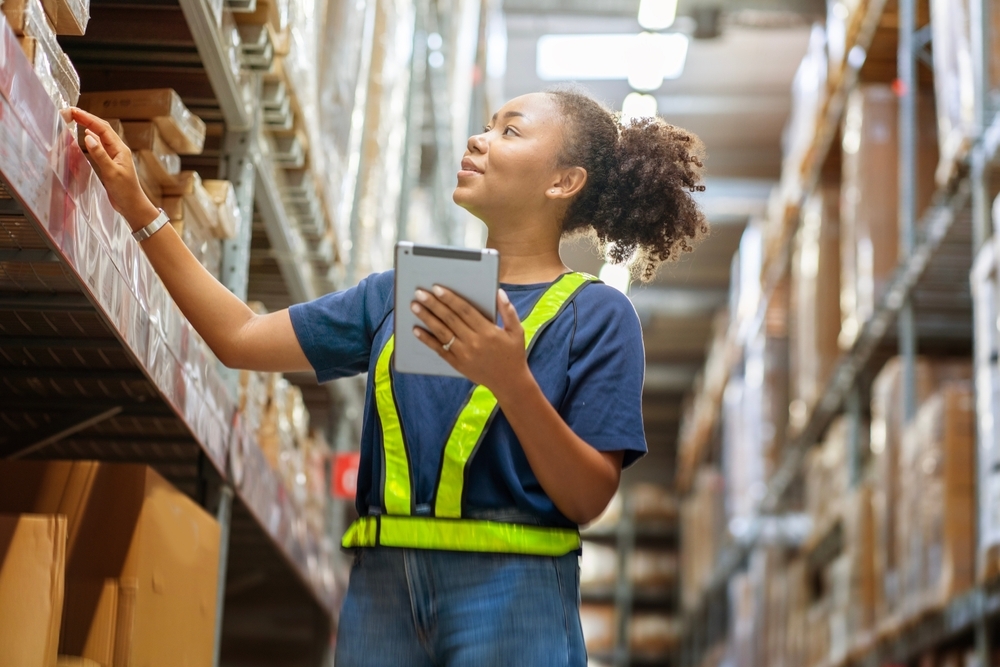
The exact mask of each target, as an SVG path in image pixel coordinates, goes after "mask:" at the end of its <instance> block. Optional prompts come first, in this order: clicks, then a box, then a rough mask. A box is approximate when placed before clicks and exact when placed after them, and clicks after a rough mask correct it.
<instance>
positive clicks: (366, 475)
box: [290, 271, 646, 527]
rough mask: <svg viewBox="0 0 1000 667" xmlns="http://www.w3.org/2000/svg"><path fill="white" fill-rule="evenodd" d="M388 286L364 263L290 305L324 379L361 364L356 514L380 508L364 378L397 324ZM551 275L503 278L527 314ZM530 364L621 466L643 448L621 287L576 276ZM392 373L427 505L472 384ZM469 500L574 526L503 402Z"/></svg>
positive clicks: (587, 435)
mask: <svg viewBox="0 0 1000 667" xmlns="http://www.w3.org/2000/svg"><path fill="white" fill-rule="evenodd" d="M393 285H394V276H393V272H392V271H387V272H385V273H377V274H372V275H370V276H368V277H367V278H365V279H364V280H362V281H361V282H360V283H359V284H358V285H357V286H356V287H352V288H350V289H348V290H344V291H342V292H336V293H333V294H327V295H326V296H323V297H320V298H318V299H316V300H314V301H311V302H309V303H303V304H299V305H296V306H292V308H291V309H290V315H291V320H292V326H293V328H294V329H295V335H296V336H297V337H298V340H299V343H300V344H301V345H302V349H303V350H304V351H305V354H306V357H307V358H308V359H309V362H310V363H311V364H312V366H313V368H314V369H315V371H316V375H317V377H318V378H319V381H320V382H327V381H329V380H332V379H334V378H338V377H345V376H350V375H357V374H359V373H364V372H367V373H368V387H367V391H366V395H365V414H364V428H363V430H362V435H361V464H360V468H359V472H358V492H357V493H358V495H357V508H358V513H359V514H360V515H362V516H366V515H369V514H379V513H382V508H380V507H378V503H379V502H380V498H381V494H380V493H379V485H380V484H381V478H382V456H381V453H382V434H381V431H380V428H379V422H378V415H377V409H376V407H375V401H374V395H373V387H372V378H373V377H374V375H375V374H374V370H375V362H376V360H377V359H378V355H379V352H381V350H382V348H383V347H384V346H385V344H386V341H387V340H388V339H389V336H390V335H392V332H393V314H392V309H393ZM549 285H551V283H541V284H535V285H507V284H504V285H502V287H503V289H504V290H505V291H506V292H507V294H508V296H509V297H510V300H511V303H513V304H514V307H515V308H516V309H517V313H518V315H519V316H520V317H521V319H522V320H523V319H524V318H525V317H527V315H528V313H529V312H531V308H532V307H533V306H534V305H535V302H536V301H537V300H538V299H539V297H541V295H542V294H543V293H544V292H545V290H546V288H548V287H549ZM528 364H529V366H530V368H531V371H532V374H533V375H534V377H535V380H536V381H537V382H538V384H539V386H540V387H541V389H542V392H543V393H544V394H545V396H546V398H548V399H549V401H550V402H551V404H552V405H553V406H554V407H555V408H556V410H557V411H558V412H559V414H560V415H561V416H562V418H563V419H564V420H565V421H566V423H567V424H568V425H569V426H570V428H571V429H573V432H574V433H576V434H577V435H578V436H579V437H580V438H582V439H583V440H584V441H585V442H587V443H589V444H590V445H591V446H592V447H594V448H595V449H597V450H599V451H602V452H612V451H624V452H625V459H624V465H625V466H628V465H631V464H632V463H633V462H635V461H636V460H637V459H638V458H639V457H641V456H642V455H643V454H644V453H645V451H646V440H645V436H644V434H643V426H642V381H643V368H644V358H643V347H642V330H641V329H640V326H639V318H638V317H637V316H636V313H635V309H634V308H633V307H632V303H631V302H630V301H629V300H628V298H627V297H626V296H625V295H624V294H622V293H621V292H619V291H618V290H616V289H614V288H612V287H608V286H607V285H604V284H603V283H592V284H589V285H587V286H586V287H584V288H583V290H581V291H580V292H579V293H578V294H577V296H576V297H575V299H574V300H573V303H572V305H571V306H569V307H567V308H566V309H564V310H563V311H562V313H561V314H560V315H559V316H558V317H557V318H556V320H555V321H554V322H553V323H552V324H551V325H550V326H549V327H548V328H547V329H545V330H544V331H543V332H542V333H541V334H540V335H539V338H538V339H537V341H536V342H535V345H534V347H533V348H532V350H531V355H530V357H529V359H528ZM393 381H394V385H395V390H396V392H395V393H396V401H397V404H398V409H399V415H400V419H401V420H402V425H403V433H405V434H406V438H407V445H408V448H409V452H410V457H411V462H410V465H411V466H413V468H414V475H413V479H414V483H413V487H414V488H413V493H414V501H415V505H416V510H417V513H418V514H424V513H429V512H430V503H431V502H432V499H433V497H434V487H435V485H436V484H437V476H438V473H439V470H440V463H441V455H442V452H443V450H444V443H445V441H446V440H447V438H448V434H449V432H450V430H451V427H452V425H453V424H454V422H455V417H456V415H457V414H458V412H459V410H461V408H462V405H463V404H464V402H465V399H466V397H467V395H468V393H469V391H470V390H471V388H472V383H471V382H470V381H468V380H466V379H464V378H447V377H437V376H427V375H413V374H409V373H395V372H394V373H393ZM465 501H466V504H465V506H464V507H463V514H464V515H466V516H481V515H483V514H484V513H485V514H489V515H493V514H500V515H503V514H504V513H509V514H511V515H512V516H519V517H531V518H534V519H535V520H536V521H537V523H539V524H540V525H545V526H565V527H570V526H574V525H575V524H574V523H573V522H572V521H570V520H569V519H567V518H566V517H565V516H563V515H562V513H561V512H560V511H559V510H558V509H556V507H555V505H554V504H553V502H552V501H551V500H550V499H549V498H548V496H547V495H546V494H545V491H543V490H542V487H541V485H540V484H539V483H538V480H537V479H536V478H535V475H534V473H533V472H532V470H531V466H530V465H529V464H528V459H527V457H526V456H525V454H524V451H523V450H522V449H521V444H520V442H518V439H517V436H516V435H515V434H514V430H513V429H512V428H511V426H510V424H509V423H508V421H507V419H506V418H505V417H504V415H503V412H502V411H501V412H500V413H499V414H497V416H496V418H495V419H494V420H493V423H492V425H491V426H490V428H489V431H488V432H487V434H486V437H485V438H484V439H483V442H482V444H481V446H480V447H479V450H478V451H477V452H476V455H475V457H474V458H473V460H472V463H471V464H470V468H469V474H468V477H467V479H466V483H465Z"/></svg>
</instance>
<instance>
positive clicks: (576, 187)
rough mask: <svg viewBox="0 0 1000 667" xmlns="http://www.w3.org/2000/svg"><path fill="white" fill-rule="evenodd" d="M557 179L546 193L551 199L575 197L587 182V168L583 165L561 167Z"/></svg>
mask: <svg viewBox="0 0 1000 667" xmlns="http://www.w3.org/2000/svg"><path fill="white" fill-rule="evenodd" d="M557 176H558V180H556V181H555V182H554V183H553V184H552V185H550V186H549V189H548V190H546V191H545V193H546V194H547V195H548V196H549V198H550V199H569V198H572V197H575V196H576V195H577V194H579V193H580V190H583V186H585V185H586V184H587V170H586V169H584V168H583V167H570V168H568V169H561V170H560V171H559V173H558V174H557Z"/></svg>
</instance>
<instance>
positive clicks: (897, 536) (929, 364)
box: [869, 357, 972, 626]
mask: <svg viewBox="0 0 1000 667" xmlns="http://www.w3.org/2000/svg"><path fill="white" fill-rule="evenodd" d="M915 370H916V388H915V389H916V398H917V403H918V404H923V402H924V401H926V400H927V399H928V398H929V397H930V396H931V394H932V393H933V392H934V391H935V387H936V386H938V385H939V384H941V383H943V382H947V381H951V380H968V379H969V378H970V377H971V373H972V371H971V365H970V364H969V362H968V361H966V360H962V359H955V360H951V359H946V360H931V359H928V358H926V357H917V359H916V364H915ZM902 373H903V368H902V361H901V359H900V358H898V357H896V358H893V359H890V360H889V361H887V362H886V364H885V366H883V368H882V370H881V371H880V372H879V374H878V375H877V376H876V378H875V380H874V382H873V383H872V392H871V393H872V402H871V413H872V423H871V446H870V449H871V460H870V461H869V467H870V469H871V473H872V476H871V477H872V481H873V487H872V518H873V524H874V532H875V579H876V581H877V582H879V584H878V585H877V586H876V591H875V600H876V618H877V619H878V621H879V623H882V624H888V625H889V626H891V625H892V624H894V623H896V622H898V621H899V620H900V618H901V614H903V613H904V612H905V609H904V608H903V606H902V600H903V597H904V594H905V590H904V588H905V585H904V581H903V577H904V571H903V569H902V566H903V562H902V561H903V557H904V556H903V551H904V550H905V549H906V548H907V541H908V540H910V539H918V536H917V535H916V534H915V533H914V534H912V535H911V534H907V533H904V532H903V531H904V530H906V526H903V525H902V524H903V523H905V522H906V517H905V516H903V513H904V512H908V511H910V509H912V508H906V507H904V506H903V504H902V503H903V502H904V501H903V499H904V498H912V497H914V496H913V495H912V494H914V493H918V494H919V493H920V492H921V488H920V486H919V485H918V484H919V482H918V480H917V479H914V478H913V476H912V475H911V474H910V473H909V471H910V470H912V468H911V467H910V466H907V465H904V458H903V454H904V451H906V448H907V446H908V445H907V438H905V437H904V431H905V425H904V418H903V405H902V401H903V395H902V380H903V378H902ZM914 447H915V445H910V451H909V452H908V453H907V456H908V457H910V461H913V460H915V459H913V457H915V456H917V455H916V454H915V453H913V449H914ZM910 465H915V464H910ZM913 521H914V520H913V519H911V520H910V523H912V522H913ZM914 576H916V575H914Z"/></svg>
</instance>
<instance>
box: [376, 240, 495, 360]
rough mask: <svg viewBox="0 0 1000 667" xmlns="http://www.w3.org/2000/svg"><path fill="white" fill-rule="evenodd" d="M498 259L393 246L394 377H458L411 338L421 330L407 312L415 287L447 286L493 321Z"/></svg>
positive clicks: (477, 253)
mask: <svg viewBox="0 0 1000 667" xmlns="http://www.w3.org/2000/svg"><path fill="white" fill-rule="evenodd" d="M499 277H500V255H499V254H498V253H497V251H496V250H489V249H486V250H471V249H468V248H445V247H440V246H426V245H415V244H413V243H410V242H407V241H400V242H399V243H397V244H396V287H395V310H396V325H395V329H394V333H395V334H396V349H395V357H394V363H393V368H394V369H395V370H396V371H397V372H400V373H420V374H423V375H447V376H451V377H462V374H461V373H459V372H458V371H456V370H455V369H454V368H452V367H451V366H449V365H448V362H446V361H445V360H444V359H442V358H441V357H439V356H438V354H437V353H436V352H435V351H434V350H432V349H430V348H429V347H427V346H426V345H424V344H423V343H422V342H420V340H419V339H417V337H416V336H414V335H413V327H416V326H421V327H422V326H423V323H422V322H421V321H420V320H419V319H417V316H416V315H414V314H413V311H411V310H410V304H411V303H412V302H413V300H414V293H415V292H416V291H417V288H420V289H423V290H426V291H428V292H429V291H430V290H431V288H432V287H434V285H441V286H442V287H447V288H448V289H450V290H452V291H453V292H455V293H456V294H458V295H459V296H461V297H463V298H464V299H466V300H468V301H469V302H471V303H472V304H473V305H474V306H476V308H478V309H479V311H480V312H482V313H483V315H485V316H486V317H487V318H489V320H490V321H491V322H495V321H496V318H497V289H498V288H499Z"/></svg>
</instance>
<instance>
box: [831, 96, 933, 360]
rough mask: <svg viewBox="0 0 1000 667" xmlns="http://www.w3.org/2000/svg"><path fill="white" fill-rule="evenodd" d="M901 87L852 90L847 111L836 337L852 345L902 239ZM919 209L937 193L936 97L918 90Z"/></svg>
mask: <svg viewBox="0 0 1000 667" xmlns="http://www.w3.org/2000/svg"><path fill="white" fill-rule="evenodd" d="M898 116H899V110H898V104H897V100H896V94H895V93H894V92H893V90H892V88H891V87H890V86H888V85H881V84H868V85H863V86H860V87H858V88H857V89H856V90H854V91H853V92H852V93H851V95H850V97H849V98H848V102H847V109H846V111H845V114H844V125H843V129H842V134H843V154H842V163H843V183H842V188H841V204H840V220H841V225H840V246H841V271H840V290H841V291H840V307H841V331H840V337H839V343H840V346H841V347H842V348H849V347H850V346H851V345H853V343H854V341H855V339H856V338H857V336H858V334H859V333H860V331H861V328H862V327H863V326H864V324H865V322H867V321H868V319H869V318H870V317H871V316H872V313H873V312H874V310H875V307H876V305H877V304H878V303H879V301H880V300H881V298H882V295H883V294H884V292H885V289H886V287H887V286H888V283H889V281H890V279H891V278H892V276H893V274H894V272H895V270H896V265H897V251H898V247H899V235H898V228H899V213H898V211H899V194H898V193H899V176H898V174H899V171H898V166H899V149H898V142H897V128H896V126H897V121H898ZM916 137H917V146H916V161H917V166H916V183H915V184H914V185H915V192H916V204H917V205H916V210H917V215H918V216H919V215H920V214H921V213H922V212H923V211H924V209H925V208H926V207H927V205H928V203H930V199H931V196H932V195H933V193H934V169H935V165H936V164H937V143H936V141H937V139H936V137H937V133H936V128H935V121H934V99H933V96H932V95H931V94H930V93H921V94H920V95H919V96H918V97H917V127H916Z"/></svg>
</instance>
